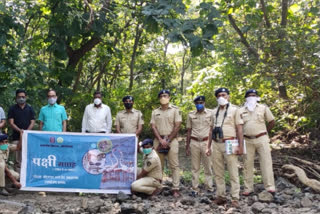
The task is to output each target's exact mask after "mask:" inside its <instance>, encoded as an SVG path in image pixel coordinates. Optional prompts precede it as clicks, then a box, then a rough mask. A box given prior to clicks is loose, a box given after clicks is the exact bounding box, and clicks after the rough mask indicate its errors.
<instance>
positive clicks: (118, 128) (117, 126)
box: [116, 124, 121, 133]
mask: <svg viewBox="0 0 320 214" xmlns="http://www.w3.org/2000/svg"><path fill="white" fill-rule="evenodd" d="M116 132H117V133H121V129H120V125H118V124H117V125H116Z"/></svg>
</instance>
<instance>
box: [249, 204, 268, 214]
mask: <svg viewBox="0 0 320 214" xmlns="http://www.w3.org/2000/svg"><path fill="white" fill-rule="evenodd" d="M265 207H266V206H265V204H263V203H261V202H255V203H254V204H253V205H252V206H251V210H252V212H254V213H260V212H261V211H262V210H263V209H264V208H265Z"/></svg>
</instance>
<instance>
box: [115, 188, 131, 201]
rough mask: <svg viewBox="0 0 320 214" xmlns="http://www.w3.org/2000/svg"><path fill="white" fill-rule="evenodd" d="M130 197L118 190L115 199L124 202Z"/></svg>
mask: <svg viewBox="0 0 320 214" xmlns="http://www.w3.org/2000/svg"><path fill="white" fill-rule="evenodd" d="M129 198H130V196H128V195H126V194H124V193H123V192H122V191H120V192H119V193H118V195H117V199H116V201H117V202H119V203H122V202H125V201H126V200H128V199H129Z"/></svg>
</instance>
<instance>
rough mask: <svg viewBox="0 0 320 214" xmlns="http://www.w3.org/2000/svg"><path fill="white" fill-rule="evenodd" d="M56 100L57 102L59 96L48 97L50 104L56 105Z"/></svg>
mask: <svg viewBox="0 0 320 214" xmlns="http://www.w3.org/2000/svg"><path fill="white" fill-rule="evenodd" d="M56 102H57V98H54V97H51V98H49V99H48V103H49V104H50V105H54V104H55V103H56Z"/></svg>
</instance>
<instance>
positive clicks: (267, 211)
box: [261, 208, 277, 214]
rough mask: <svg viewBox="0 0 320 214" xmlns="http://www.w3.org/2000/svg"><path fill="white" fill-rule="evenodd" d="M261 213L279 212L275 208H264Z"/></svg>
mask: <svg viewBox="0 0 320 214" xmlns="http://www.w3.org/2000/svg"><path fill="white" fill-rule="evenodd" d="M261 213H268V214H273V213H277V212H276V211H275V210H273V209H270V208H264V209H263V210H261Z"/></svg>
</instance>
